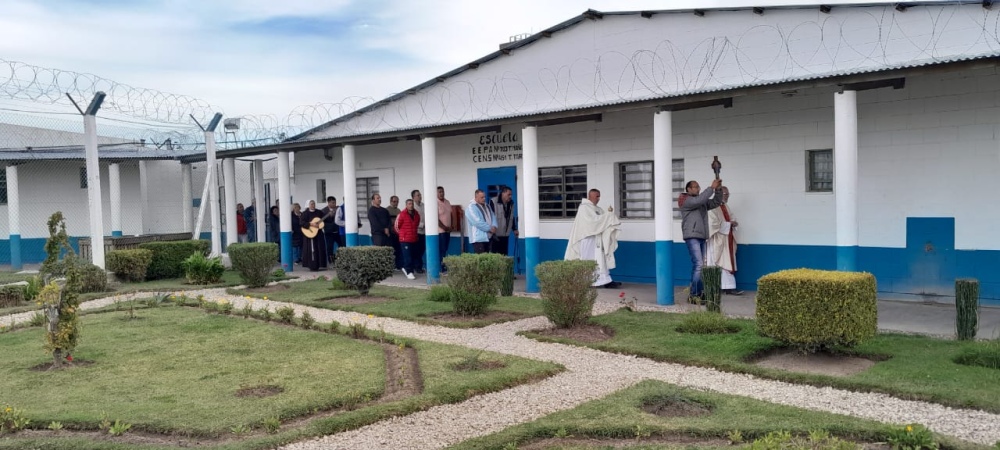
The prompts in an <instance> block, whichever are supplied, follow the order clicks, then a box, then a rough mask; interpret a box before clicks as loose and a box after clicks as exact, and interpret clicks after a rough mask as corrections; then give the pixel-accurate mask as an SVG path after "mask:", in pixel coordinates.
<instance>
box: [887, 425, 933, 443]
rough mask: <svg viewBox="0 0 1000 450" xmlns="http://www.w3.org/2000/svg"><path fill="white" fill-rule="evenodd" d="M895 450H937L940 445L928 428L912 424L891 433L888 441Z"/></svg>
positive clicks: (895, 429)
mask: <svg viewBox="0 0 1000 450" xmlns="http://www.w3.org/2000/svg"><path fill="white" fill-rule="evenodd" d="M887 441H888V442H889V444H891V445H892V448H893V450H923V449H929V450H937V448H938V443H937V442H935V441H934V434H933V433H931V430H928V429H927V427H925V426H923V425H920V424H916V423H912V424H908V425H905V426H903V427H900V428H894V429H893V430H892V431H890V432H889V438H888V439H887Z"/></svg>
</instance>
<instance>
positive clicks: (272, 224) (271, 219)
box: [267, 206, 281, 261]
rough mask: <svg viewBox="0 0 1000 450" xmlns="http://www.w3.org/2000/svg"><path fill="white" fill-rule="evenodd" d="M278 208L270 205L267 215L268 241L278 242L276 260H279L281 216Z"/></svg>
mask: <svg viewBox="0 0 1000 450" xmlns="http://www.w3.org/2000/svg"><path fill="white" fill-rule="evenodd" d="M279 214H281V213H280V210H279V209H278V207H277V206H272V207H271V214H268V215H267V223H268V226H269V228H270V230H269V234H268V237H269V238H270V239H268V240H269V241H270V242H274V243H275V244H278V261H281V230H280V227H281V217H280V216H279Z"/></svg>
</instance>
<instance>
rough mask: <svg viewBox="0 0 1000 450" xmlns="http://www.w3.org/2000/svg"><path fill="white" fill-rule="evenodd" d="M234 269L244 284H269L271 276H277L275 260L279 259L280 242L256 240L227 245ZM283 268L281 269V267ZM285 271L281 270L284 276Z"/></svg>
mask: <svg viewBox="0 0 1000 450" xmlns="http://www.w3.org/2000/svg"><path fill="white" fill-rule="evenodd" d="M226 251H227V252H229V260H230V261H232V263H233V269H236V270H237V271H239V273H240V278H241V279H242V280H243V284H246V285H247V287H250V288H259V287H264V286H267V283H268V282H269V281H271V278H272V277H274V278H277V275H278V273H277V271H274V272H272V271H271V268H273V267H274V262H275V261H277V260H278V244H275V243H273V242H255V243H251V244H230V245H229V246H228V247H226ZM279 270H281V269H279ZM284 275H285V271H284V270H282V271H281V276H282V277H284Z"/></svg>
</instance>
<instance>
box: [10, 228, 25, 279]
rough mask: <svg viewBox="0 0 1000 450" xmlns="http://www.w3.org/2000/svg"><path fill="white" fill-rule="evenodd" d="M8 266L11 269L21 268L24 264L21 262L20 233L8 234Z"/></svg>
mask: <svg viewBox="0 0 1000 450" xmlns="http://www.w3.org/2000/svg"><path fill="white" fill-rule="evenodd" d="M10 268H11V270H21V269H23V268H24V266H23V265H22V263H21V235H20V234H12V235H10Z"/></svg>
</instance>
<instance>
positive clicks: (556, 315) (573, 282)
mask: <svg viewBox="0 0 1000 450" xmlns="http://www.w3.org/2000/svg"><path fill="white" fill-rule="evenodd" d="M596 269H597V263H596V262H594V261H593V260H588V259H583V260H580V259H575V260H568V261H546V262H543V263H541V264H539V265H538V266H537V267H535V275H536V276H538V287H539V290H540V291H541V295H542V309H543V311H544V312H545V317H548V318H549V320H550V321H552V323H554V324H555V325H556V326H557V327H559V328H569V327H573V326H576V325H582V324H584V323H586V322H587V319H589V318H590V313H591V310H592V309H593V308H594V300H596V299H597V290H595V289H594V288H592V287H591V285H592V284H594V280H595V274H594V270H596Z"/></svg>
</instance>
